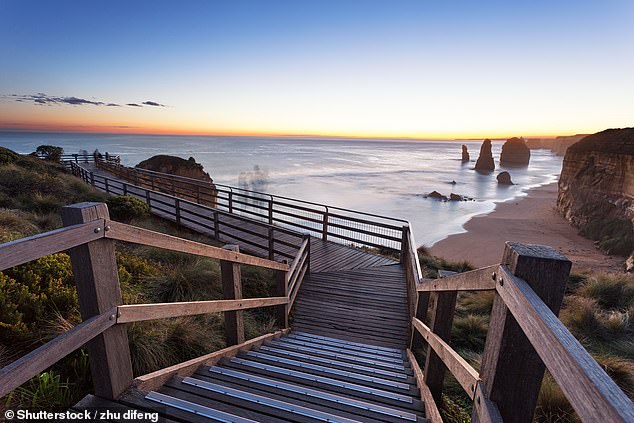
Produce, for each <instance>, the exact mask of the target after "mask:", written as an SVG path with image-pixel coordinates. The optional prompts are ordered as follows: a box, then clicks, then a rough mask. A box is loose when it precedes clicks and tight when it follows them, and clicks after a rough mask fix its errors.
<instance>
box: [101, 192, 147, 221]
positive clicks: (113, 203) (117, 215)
mask: <svg viewBox="0 0 634 423" xmlns="http://www.w3.org/2000/svg"><path fill="white" fill-rule="evenodd" d="M106 204H107V205H108V211H109V212H110V217H112V218H113V219H114V220H118V221H120V222H124V223H130V222H131V221H132V219H138V218H142V217H146V216H148V215H149V214H150V206H148V205H147V204H146V203H144V202H143V201H141V200H139V199H138V198H135V197H132V196H130V195H117V196H114V197H110V198H108V199H107V200H106Z"/></svg>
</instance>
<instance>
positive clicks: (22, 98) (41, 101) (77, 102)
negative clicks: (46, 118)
mask: <svg viewBox="0 0 634 423" xmlns="http://www.w3.org/2000/svg"><path fill="white" fill-rule="evenodd" d="M0 99H9V100H11V101H17V102H20V103H33V104H35V105H38V106H53V105H64V104H69V105H71V106H86V105H89V106H105V107H123V105H121V104H119V103H106V102H103V101H99V100H86V99H85V98H79V97H74V96H71V97H60V96H52V95H48V94H45V93H37V94H8V95H0ZM143 105H146V106H152V107H165V105H164V104H161V103H157V102H156V101H144V102H143V103H141V104H139V103H126V104H125V106H128V107H143Z"/></svg>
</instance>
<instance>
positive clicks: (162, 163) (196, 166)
mask: <svg viewBox="0 0 634 423" xmlns="http://www.w3.org/2000/svg"><path fill="white" fill-rule="evenodd" d="M136 167H138V168H141V169H146V170H153V171H154V172H161V173H169V174H171V175H178V176H184V177H186V178H193V179H200V180H201V181H206V182H213V180H212V179H211V177H210V176H209V174H208V173H207V172H205V170H204V168H203V165H201V164H200V163H196V160H195V159H194V158H193V157H190V158H189V160H185V159H181V158H180V157H175V156H168V155H162V154H161V155H158V156H153V157H150V158H149V159H147V160H143V161H142V162H141V163H139V164H138V165H136Z"/></svg>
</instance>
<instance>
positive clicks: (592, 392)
mask: <svg viewBox="0 0 634 423" xmlns="http://www.w3.org/2000/svg"><path fill="white" fill-rule="evenodd" d="M501 276H502V278H503V279H502V280H503V284H498V286H497V291H498V292H499V294H500V296H501V297H502V299H503V300H504V303H505V304H506V306H507V307H508V309H509V310H510V312H511V313H512V314H513V316H514V317H515V320H516V321H517V323H518V324H519V326H520V327H521V328H522V330H523V331H524V333H525V334H526V336H527V338H528V339H529V340H530V342H531V344H532V345H533V347H534V348H535V350H536V351H537V354H539V356H540V357H541V359H542V360H543V362H544V363H545V364H546V367H547V368H548V371H549V372H550V373H551V375H552V376H553V378H554V379H555V381H556V382H557V383H558V384H559V386H560V387H561V390H562V391H563V392H564V394H565V395H566V398H568V400H569V401H570V404H571V405H572V407H573V408H574V409H575V411H576V412H577V414H578V415H579V417H580V418H581V419H582V420H583V421H586V422H596V421H605V422H607V421H609V422H632V421H634V405H633V404H632V401H630V399H629V398H628V397H627V396H626V395H625V394H624V393H623V391H621V389H620V388H619V387H618V386H617V385H616V383H614V381H613V380H612V379H611V378H610V377H609V376H608V375H607V374H606V373H605V371H603V369H602V368H601V366H599V364H597V362H596V361H595V360H594V358H592V356H591V355H590V354H589V353H588V352H587V351H586V350H585V349H584V348H583V346H582V345H581V344H580V343H579V341H577V339H575V337H574V336H573V335H572V334H571V333H570V332H569V331H568V329H567V328H566V327H565V326H564V325H563V323H561V321H560V320H559V319H558V318H557V316H556V315H555V313H553V311H552V310H551V309H550V308H549V307H548V306H547V305H546V304H545V303H544V301H542V300H541V298H540V297H539V296H538V295H537V293H536V292H535V291H534V290H533V289H532V288H531V287H530V285H529V284H528V283H527V281H524V280H523V279H521V278H518V277H516V276H514V275H513V274H512V273H511V272H510V271H509V270H508V269H506V268H505V267H503V268H502V274H501Z"/></svg>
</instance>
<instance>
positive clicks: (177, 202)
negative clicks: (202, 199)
mask: <svg viewBox="0 0 634 423" xmlns="http://www.w3.org/2000/svg"><path fill="white" fill-rule="evenodd" d="M174 213H175V215H176V227H177V228H180V227H181V201H180V200H179V199H178V198H176V199H175V200H174Z"/></svg>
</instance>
